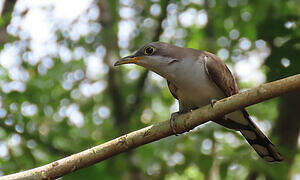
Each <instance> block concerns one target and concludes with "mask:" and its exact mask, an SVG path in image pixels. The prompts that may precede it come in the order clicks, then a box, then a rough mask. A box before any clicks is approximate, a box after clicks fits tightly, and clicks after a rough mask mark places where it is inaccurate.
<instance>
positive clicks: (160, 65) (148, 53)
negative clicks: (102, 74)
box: [114, 42, 184, 77]
mask: <svg viewBox="0 0 300 180" xmlns="http://www.w3.org/2000/svg"><path fill="white" fill-rule="evenodd" d="M182 49H183V48H181V47H178V46H174V45H170V44H167V43H163V42H151V43H148V44H146V45H144V46H142V47H141V48H140V49H138V50H137V51H136V52H135V53H134V54H133V55H130V56H126V57H124V58H122V59H120V60H119V61H117V62H116V63H115V64H114V66H119V65H122V64H131V63H133V64H136V65H139V66H143V67H145V68H147V69H149V70H151V71H154V72H156V73H158V74H160V75H161V76H163V77H165V76H166V74H167V73H169V69H170V67H171V66H173V64H176V63H178V62H179V61H180V60H181V59H182V56H184V54H183V53H182V52H183V51H182Z"/></svg>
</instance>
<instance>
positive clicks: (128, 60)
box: [114, 56, 141, 66]
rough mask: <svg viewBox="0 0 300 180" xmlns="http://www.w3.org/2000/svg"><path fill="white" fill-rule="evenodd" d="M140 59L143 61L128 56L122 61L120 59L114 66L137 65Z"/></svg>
mask: <svg viewBox="0 0 300 180" xmlns="http://www.w3.org/2000/svg"><path fill="white" fill-rule="evenodd" d="M139 59H141V57H134V56H126V57H124V58H122V59H120V60H119V61H117V62H116V63H115V64H114V66H119V65H122V64H130V63H135V62H137V61H138V60H139Z"/></svg>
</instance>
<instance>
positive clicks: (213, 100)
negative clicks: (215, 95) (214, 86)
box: [210, 99, 218, 108]
mask: <svg viewBox="0 0 300 180" xmlns="http://www.w3.org/2000/svg"><path fill="white" fill-rule="evenodd" d="M217 101H218V100H217V99H211V100H210V106H211V107H212V108H213V107H214V105H215V104H216V102H217Z"/></svg>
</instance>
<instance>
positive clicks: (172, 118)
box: [170, 112, 179, 136]
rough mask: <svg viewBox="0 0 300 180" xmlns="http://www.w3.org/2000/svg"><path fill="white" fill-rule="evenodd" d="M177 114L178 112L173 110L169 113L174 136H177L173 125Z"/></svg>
mask: <svg viewBox="0 0 300 180" xmlns="http://www.w3.org/2000/svg"><path fill="white" fill-rule="evenodd" d="M178 116H179V112H175V113H172V114H171V118H170V127H171V129H172V131H173V133H174V135H175V136H178V134H177V132H176V131H175V128H174V125H175V121H176V119H177V117H178Z"/></svg>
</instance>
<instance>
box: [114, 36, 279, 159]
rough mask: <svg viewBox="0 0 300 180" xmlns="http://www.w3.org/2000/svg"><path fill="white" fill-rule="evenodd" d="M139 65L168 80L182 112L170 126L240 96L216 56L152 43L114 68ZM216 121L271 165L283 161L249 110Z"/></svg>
mask: <svg viewBox="0 0 300 180" xmlns="http://www.w3.org/2000/svg"><path fill="white" fill-rule="evenodd" d="M123 64H136V65H139V66H142V67H144V68H146V69H148V70H150V71H153V72H155V73H157V74H158V75H160V76H162V77H163V78H165V79H166V80H167V84H168V88H169V90H170V92H171V94H172V95H173V97H174V98H176V99H177V100H178V102H179V111H178V112H175V113H172V115H171V118H170V126H171V129H172V131H173V132H174V134H175V135H177V133H176V131H175V129H174V121H175V120H176V118H177V117H178V116H179V115H180V114H183V113H187V112H189V111H192V110H195V109H197V108H200V107H203V106H205V105H209V104H211V105H212V107H213V105H214V103H215V102H216V100H218V99H222V98H225V97H229V96H232V95H234V94H237V93H239V89H238V85H237V83H236V81H235V79H234V77H233V75H232V73H231V71H230V70H229V68H228V67H227V66H226V64H225V63H224V62H223V61H222V60H221V59H220V58H219V57H218V56H216V55H214V54H212V53H210V52H207V51H200V50H196V49H192V48H185V47H179V46H175V45H172V44H168V43H165V42H150V43H147V44H145V45H143V46H142V47H141V48H139V49H138V50H137V51H136V52H135V53H134V54H133V55H130V56H126V57H124V58H122V59H120V60H118V61H117V62H116V63H115V64H114V66H119V65H123ZM213 121H214V122H216V123H218V124H220V125H222V126H224V127H226V128H229V129H233V130H236V131H239V132H241V134H242V135H243V136H244V137H245V139H246V140H247V142H248V143H249V144H250V145H251V146H252V148H253V149H254V150H255V151H256V152H257V154H258V155H259V156H260V157H261V158H263V159H264V160H265V161H267V162H280V161H282V160H283V157H282V155H281V154H280V152H279V151H278V150H277V149H276V148H275V146H274V145H273V144H272V142H271V141H270V140H269V139H268V138H267V137H266V136H265V135H264V133H263V132H262V131H261V130H260V129H259V128H258V126H257V125H256V124H255V123H254V122H253V121H252V119H251V117H250V115H249V113H248V112H247V110H246V109H245V108H242V109H239V110H237V111H234V112H232V113H229V114H227V115H225V116H224V117H222V118H219V119H217V120H213Z"/></svg>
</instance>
